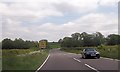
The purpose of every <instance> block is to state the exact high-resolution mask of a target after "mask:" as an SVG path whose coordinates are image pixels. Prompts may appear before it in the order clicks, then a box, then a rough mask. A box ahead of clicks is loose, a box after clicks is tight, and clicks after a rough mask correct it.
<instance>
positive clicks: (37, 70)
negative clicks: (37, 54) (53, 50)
mask: <svg viewBox="0 0 120 72" xmlns="http://www.w3.org/2000/svg"><path fill="white" fill-rule="evenodd" d="M49 57H50V54H49V55H48V57H47V58H46V60H45V61H44V62H43V64H42V65H41V66H40V67H39V68H38V69H37V70H36V71H35V72H38V70H40V69H41V68H42V67H43V65H44V64H45V63H46V62H47V60H48V58H49Z"/></svg>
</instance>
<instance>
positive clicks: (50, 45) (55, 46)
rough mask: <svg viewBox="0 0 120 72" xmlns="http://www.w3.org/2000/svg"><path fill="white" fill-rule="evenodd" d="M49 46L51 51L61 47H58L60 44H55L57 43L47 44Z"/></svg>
mask: <svg viewBox="0 0 120 72" xmlns="http://www.w3.org/2000/svg"><path fill="white" fill-rule="evenodd" d="M48 44H49V48H51V49H53V48H60V47H61V46H60V44H59V43H57V42H54V43H53V42H49V43H48Z"/></svg>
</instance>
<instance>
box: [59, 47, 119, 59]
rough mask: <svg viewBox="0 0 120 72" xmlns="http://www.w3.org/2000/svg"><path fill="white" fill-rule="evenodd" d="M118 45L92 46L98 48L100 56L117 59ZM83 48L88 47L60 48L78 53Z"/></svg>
mask: <svg viewBox="0 0 120 72" xmlns="http://www.w3.org/2000/svg"><path fill="white" fill-rule="evenodd" d="M119 47H120V46H118V45H115V46H99V47H92V48H95V49H96V50H98V51H99V52H100V54H101V56H102V57H107V58H113V59H118V48H119ZM84 48H88V47H76V48H62V49H61V50H63V51H66V52H71V53H76V54H80V53H81V51H82V50H83V49H84Z"/></svg>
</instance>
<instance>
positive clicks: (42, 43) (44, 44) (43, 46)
mask: <svg viewBox="0 0 120 72" xmlns="http://www.w3.org/2000/svg"><path fill="white" fill-rule="evenodd" d="M46 44H47V43H46V41H45V40H41V41H40V42H39V46H40V48H46Z"/></svg>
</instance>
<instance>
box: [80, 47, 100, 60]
mask: <svg viewBox="0 0 120 72" xmlns="http://www.w3.org/2000/svg"><path fill="white" fill-rule="evenodd" d="M82 58H84V59H85V58H97V59H99V58H100V53H99V52H98V51H97V50H95V49H94V48H85V49H83V51H82Z"/></svg>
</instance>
